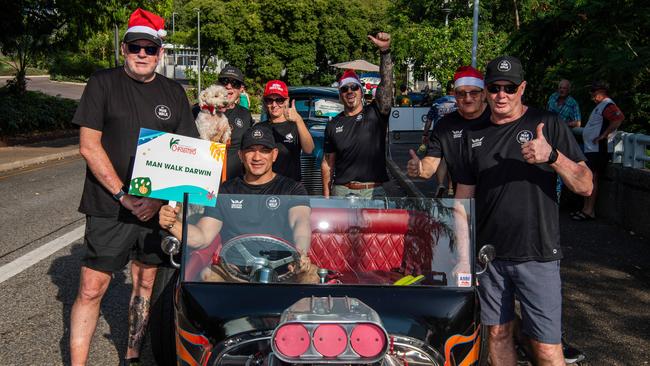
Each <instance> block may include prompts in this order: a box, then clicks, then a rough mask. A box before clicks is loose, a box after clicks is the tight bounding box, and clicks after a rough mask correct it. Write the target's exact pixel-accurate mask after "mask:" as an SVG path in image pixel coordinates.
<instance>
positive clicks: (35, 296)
mask: <svg viewBox="0 0 650 366" xmlns="http://www.w3.org/2000/svg"><path fill="white" fill-rule="evenodd" d="M84 166H85V164H84V162H83V160H81V159H78V158H77V159H66V160H62V161H58V162H55V163H50V164H47V165H40V166H36V167H32V168H29V169H23V170H18V171H13V172H10V173H9V174H4V175H0V195H1V196H2V197H5V200H3V201H2V203H0V207H2V210H0V232H1V233H2V236H1V237H0V266H3V265H6V264H7V263H9V262H11V261H13V260H15V259H17V258H19V257H20V258H24V256H25V255H26V254H28V253H30V252H32V251H34V250H36V252H37V253H38V252H39V251H40V250H42V248H44V246H43V245H44V244H47V243H50V242H52V241H53V240H56V239H57V238H59V237H61V236H62V235H64V234H66V233H69V232H71V231H73V230H74V229H76V228H79V227H82V226H83V225H84V224H85V220H84V217H83V215H81V214H80V213H78V212H77V206H78V204H79V197H80V193H81V189H82V186H83V177H84ZM80 234H81V233H80ZM80 236H81V235H79V237H80ZM81 255H82V240H81V239H77V240H73V241H72V242H71V244H70V245H69V246H66V247H64V248H62V249H60V250H58V251H56V252H55V253H54V254H53V255H51V256H49V257H48V258H46V259H44V260H43V261H41V262H38V263H37V264H35V265H34V266H32V267H30V268H28V269H26V270H25V271H23V272H22V273H20V274H18V275H16V276H14V277H12V278H10V279H8V280H6V281H5V282H2V283H0V309H2V316H0V339H1V340H2V341H0V365H3V366H4V365H44V366H45V365H48V366H49V365H66V364H69V358H68V346H67V344H68V337H69V330H68V324H69V316H70V309H71V307H72V303H73V302H74V297H75V295H76V293H77V285H78V281H79V277H78V272H79V266H80V260H81ZM2 275H3V273H0V277H1V276H2ZM129 278H130V275H129V272H128V270H124V271H123V272H120V273H116V274H115V277H114V279H113V281H112V284H111V286H110V287H109V290H108V292H107V294H106V297H105V298H104V302H103V304H102V308H101V314H102V315H101V318H100V321H99V325H98V329H97V332H96V333H95V338H94V341H93V345H92V353H91V358H90V362H89V365H117V364H118V362H119V356H118V355H120V354H123V353H124V351H125V349H126V332H127V329H126V328H127V327H126V324H127V315H126V314H127V312H126V308H127V306H128V298H129V295H130V291H131V290H130V280H129ZM145 353H146V352H145ZM144 359H145V360H148V361H149V362H148V363H149V364H153V362H151V359H152V358H151V357H150V354H147V355H145V356H144Z"/></svg>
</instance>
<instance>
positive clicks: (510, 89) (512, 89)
mask: <svg viewBox="0 0 650 366" xmlns="http://www.w3.org/2000/svg"><path fill="white" fill-rule="evenodd" d="M517 89H519V85H515V84H508V85H496V84H490V85H488V86H487V91H488V92H489V93H490V94H497V93H498V92H500V91H502V90H503V91H504V92H506V94H514V93H516V92H517Z"/></svg>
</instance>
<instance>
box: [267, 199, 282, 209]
mask: <svg viewBox="0 0 650 366" xmlns="http://www.w3.org/2000/svg"><path fill="white" fill-rule="evenodd" d="M266 207H267V208H269V209H270V210H275V209H277V208H278V207H280V198H279V197H277V196H272V197H269V198H267V199H266Z"/></svg>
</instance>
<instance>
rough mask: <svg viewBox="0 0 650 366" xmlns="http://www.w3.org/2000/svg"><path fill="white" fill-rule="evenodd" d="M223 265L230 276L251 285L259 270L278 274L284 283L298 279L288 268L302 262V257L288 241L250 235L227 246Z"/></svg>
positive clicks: (236, 238) (221, 255) (222, 250)
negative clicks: (290, 279)
mask: <svg viewBox="0 0 650 366" xmlns="http://www.w3.org/2000/svg"><path fill="white" fill-rule="evenodd" d="M219 262H220V263H221V264H222V265H221V267H222V268H223V269H224V270H225V271H226V272H228V274H230V275H231V276H233V277H235V278H238V279H240V280H244V281H248V282H251V281H252V280H253V278H254V275H255V272H256V271H257V270H260V269H263V268H266V269H269V270H272V271H275V272H276V274H277V282H282V281H286V280H287V279H289V278H291V277H292V276H294V274H295V273H294V272H293V271H290V270H289V268H288V265H289V264H291V263H299V262H300V254H299V253H298V251H297V250H296V248H294V247H293V245H291V244H290V243H289V242H287V241H286V240H284V239H281V238H278V237H275V236H271V235H265V234H246V235H240V236H236V237H234V238H232V239H230V240H228V241H227V242H226V243H225V244H224V245H223V247H222V248H221V252H220V253H219ZM278 270H280V271H278ZM278 272H280V273H278Z"/></svg>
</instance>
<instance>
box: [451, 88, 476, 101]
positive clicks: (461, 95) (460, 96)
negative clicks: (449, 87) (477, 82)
mask: <svg viewBox="0 0 650 366" xmlns="http://www.w3.org/2000/svg"><path fill="white" fill-rule="evenodd" d="M468 95H469V96H470V98H471V99H476V97H478V96H479V95H481V90H470V91H457V92H456V93H455V94H454V96H455V97H456V99H465V98H466V97H467V96H468Z"/></svg>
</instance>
